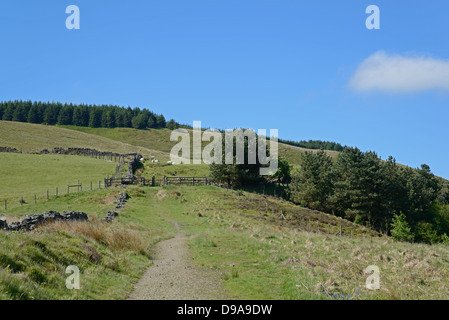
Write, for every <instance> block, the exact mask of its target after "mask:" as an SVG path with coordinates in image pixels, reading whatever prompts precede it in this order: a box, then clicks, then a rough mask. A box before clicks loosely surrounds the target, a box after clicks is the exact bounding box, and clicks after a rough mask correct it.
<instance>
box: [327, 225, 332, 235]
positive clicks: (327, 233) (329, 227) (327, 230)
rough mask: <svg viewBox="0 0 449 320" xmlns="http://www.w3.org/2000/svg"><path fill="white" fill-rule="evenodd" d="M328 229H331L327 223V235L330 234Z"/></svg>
mask: <svg viewBox="0 0 449 320" xmlns="http://www.w3.org/2000/svg"><path fill="white" fill-rule="evenodd" d="M330 228H331V227H330V223H328V224H327V234H329V233H330Z"/></svg>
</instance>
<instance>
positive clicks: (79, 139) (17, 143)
mask: <svg viewBox="0 0 449 320" xmlns="http://www.w3.org/2000/svg"><path fill="white" fill-rule="evenodd" d="M0 146H5V147H13V148H17V149H19V150H22V151H23V152H27V153H29V152H38V151H40V150H42V149H49V150H51V149H53V148H55V147H62V148H70V147H71V148H91V149H97V150H100V151H111V152H117V153H133V152H140V153H142V154H145V155H148V154H154V155H157V156H160V155H161V153H160V152H158V151H157V150H150V149H147V148H145V147H142V146H136V145H131V144H128V143H125V142H121V141H118V140H112V139H107V138H104V137H101V136H98V135H92V134H86V133H83V132H78V131H74V130H69V129H65V128H60V127H55V126H45V125H39V124H30V123H24V122H11V121H0Z"/></svg>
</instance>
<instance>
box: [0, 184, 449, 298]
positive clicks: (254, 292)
mask: <svg viewBox="0 0 449 320" xmlns="http://www.w3.org/2000/svg"><path fill="white" fill-rule="evenodd" d="M120 191H121V189H119V188H111V189H108V190H101V191H94V192H86V193H80V194H73V195H68V196H63V197H60V198H57V199H52V200H50V201H49V202H48V203H42V204H38V205H37V206H36V207H35V208H33V211H32V212H30V210H28V209H27V208H25V207H23V208H16V209H14V210H12V212H10V213H8V215H9V216H8V219H14V217H21V216H23V215H24V214H27V213H41V212H44V211H47V210H58V211H63V210H67V209H70V210H76V211H84V212H86V213H87V214H88V215H89V217H90V218H91V220H93V219H92V218H95V217H103V216H105V215H106V212H107V210H110V209H112V208H113V207H114V201H115V199H116V198H117V196H118V193H119V192H120ZM126 191H127V192H128V193H129V195H130V196H131V198H130V199H129V201H128V202H127V204H126V207H125V208H124V209H123V210H122V211H120V215H119V217H117V218H116V220H114V221H113V222H112V223H104V222H94V221H89V222H82V223H78V222H76V223H55V224H50V225H47V226H45V227H42V228H39V229H38V230H37V231H35V232H32V233H10V232H5V231H0V298H1V299H125V298H126V297H127V296H128V294H129V293H130V292H131V291H132V290H133V284H134V283H135V282H137V281H138V279H139V278H140V277H141V276H142V274H143V272H144V271H145V269H146V268H147V267H149V266H150V265H151V251H152V248H153V246H154V244H155V243H156V242H157V241H160V240H163V239H167V238H169V237H171V236H173V235H174V233H175V232H176V230H175V229H174V221H177V222H178V223H179V225H180V227H181V228H182V229H183V230H185V231H186V232H187V235H189V236H190V249H191V252H192V255H193V257H194V261H195V262H196V263H197V264H199V265H202V266H204V267H205V268H212V269H214V270H216V271H217V272H219V273H220V275H221V277H222V280H223V285H224V286H225V288H226V290H227V291H228V293H229V295H230V296H231V297H233V298H236V299H331V296H330V295H334V297H335V295H341V296H339V297H340V298H341V297H342V296H343V297H345V298H347V299H448V298H449V289H448V288H449V273H448V272H449V249H448V247H445V246H443V245H434V246H429V245H421V244H409V243H400V242H394V241H392V240H390V239H388V238H380V239H377V237H369V236H367V237H366V239H365V240H363V239H362V238H357V239H350V238H349V237H336V236H328V235H326V234H325V233H321V234H316V233H310V232H306V231H304V227H301V226H300V225H297V224H296V225H295V224H293V223H292V224H291V225H290V222H293V221H291V220H288V221H287V222H289V223H287V222H285V221H284V222H282V220H281V219H280V218H279V216H278V215H277V214H276V213H271V212H269V213H264V212H263V210H259V209H258V208H257V207H254V206H249V205H247V204H246V203H244V202H243V199H244V198H243V197H236V192H233V191H227V190H224V189H219V188H216V187H210V186H207V187H204V186H202V187H200V186H197V187H191V186H181V187H176V186H173V187H165V188H161V187H137V186H130V187H127V188H126ZM279 205H282V204H281V203H279ZM310 214H312V212H310ZM68 265H77V266H78V267H79V268H80V271H81V289H80V290H68V289H67V288H66V287H65V279H66V277H67V276H68V275H67V274H65V268H66V267H67V266H68ZM370 265H375V266H377V267H379V269H380V285H381V288H380V290H375V291H372V290H368V289H366V288H365V282H366V279H367V277H368V275H366V274H365V273H364V270H365V269H366V268H367V267H368V266H370ZM325 292H329V294H330V295H328V294H326V293H325ZM356 293H357V294H356Z"/></svg>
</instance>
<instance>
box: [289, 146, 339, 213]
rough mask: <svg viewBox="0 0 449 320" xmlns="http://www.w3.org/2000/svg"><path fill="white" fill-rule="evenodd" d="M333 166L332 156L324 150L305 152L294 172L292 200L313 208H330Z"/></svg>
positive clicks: (324, 209)
mask: <svg viewBox="0 0 449 320" xmlns="http://www.w3.org/2000/svg"><path fill="white" fill-rule="evenodd" d="M332 166H333V163H332V158H331V157H330V156H328V155H327V154H326V153H325V152H324V151H323V150H320V151H319V152H317V153H314V152H312V151H309V152H304V153H303V154H302V155H301V158H300V161H299V168H298V170H297V171H296V172H295V173H294V174H293V180H292V183H291V198H292V200H293V201H295V202H297V203H301V204H303V205H305V206H307V207H309V208H312V209H316V210H322V211H326V210H329V209H330V206H329V197H330V196H331V195H332V193H333V190H334V185H333V179H332V178H333V177H332V175H333V172H332Z"/></svg>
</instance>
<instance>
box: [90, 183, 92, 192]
mask: <svg viewBox="0 0 449 320" xmlns="http://www.w3.org/2000/svg"><path fill="white" fill-rule="evenodd" d="M90 191H92V181H91V182H90Z"/></svg>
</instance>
